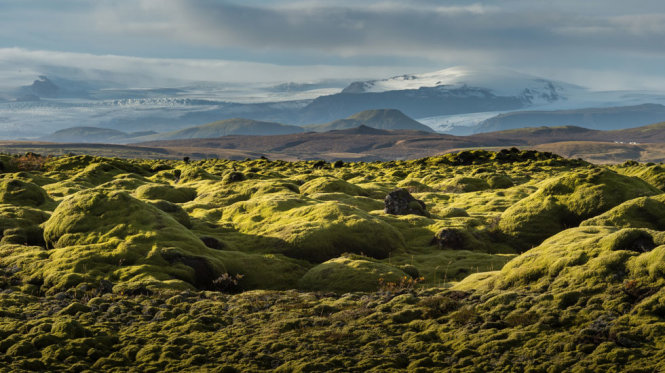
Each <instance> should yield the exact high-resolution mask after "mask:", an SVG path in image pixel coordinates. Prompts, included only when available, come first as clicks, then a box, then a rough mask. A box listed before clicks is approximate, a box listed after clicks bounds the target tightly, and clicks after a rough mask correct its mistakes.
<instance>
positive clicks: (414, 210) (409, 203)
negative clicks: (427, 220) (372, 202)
mask: <svg viewBox="0 0 665 373" xmlns="http://www.w3.org/2000/svg"><path fill="white" fill-rule="evenodd" d="M384 202H385V206H386V208H385V210H384V211H385V212H386V213H388V214H392V215H407V214H415V215H421V216H429V214H428V213H427V209H426V207H425V203H424V202H423V201H421V200H418V199H415V198H413V196H412V195H411V193H409V192H408V191H407V190H406V189H402V188H399V189H395V190H393V191H392V192H390V193H388V195H387V196H386V198H385V201H384Z"/></svg>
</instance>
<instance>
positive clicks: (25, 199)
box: [0, 179, 50, 207]
mask: <svg viewBox="0 0 665 373" xmlns="http://www.w3.org/2000/svg"><path fill="white" fill-rule="evenodd" d="M49 200H50V198H49V197H48V196H47V195H46V192H45V191H44V189H42V188H41V187H39V186H38V185H36V184H33V183H30V182H24V181H21V180H18V179H4V180H0V203H6V204H11V205H16V206H31V207H37V206H41V205H43V204H44V203H46V202H48V201H49Z"/></svg>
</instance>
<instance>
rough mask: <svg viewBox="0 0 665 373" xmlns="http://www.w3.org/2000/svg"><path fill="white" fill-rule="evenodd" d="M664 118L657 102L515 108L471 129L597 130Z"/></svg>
mask: <svg viewBox="0 0 665 373" xmlns="http://www.w3.org/2000/svg"><path fill="white" fill-rule="evenodd" d="M664 120H665V106H663V105H658V104H643V105H636V106H621V107H609V108H589V109H578V110H553V111H517V112H511V113H506V114H500V115H497V116H495V117H493V118H490V119H487V120H484V121H482V122H481V123H480V125H478V127H476V128H475V129H474V132H476V133H478V132H492V131H501V130H508V129H514V128H524V127H540V126H566V125H573V126H579V127H584V128H589V129H597V130H614V129H622V128H629V127H635V126H642V125H646V124H649V123H654V122H660V121H664Z"/></svg>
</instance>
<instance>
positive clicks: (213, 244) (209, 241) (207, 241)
mask: <svg viewBox="0 0 665 373" xmlns="http://www.w3.org/2000/svg"><path fill="white" fill-rule="evenodd" d="M201 241H202V242H203V244H204V245H206V246H207V247H209V248H211V249H214V250H224V249H225V248H226V246H225V245H224V244H223V243H222V242H220V241H219V240H218V239H216V238H215V237H209V236H204V237H201Z"/></svg>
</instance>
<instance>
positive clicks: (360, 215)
mask: <svg viewBox="0 0 665 373" xmlns="http://www.w3.org/2000/svg"><path fill="white" fill-rule="evenodd" d="M222 215H223V219H224V220H226V221H229V222H230V223H232V224H233V226H234V227H235V228H236V229H238V231H240V232H242V233H244V234H251V235H257V236H262V237H272V238H277V239H279V240H281V241H282V242H283V243H284V244H283V245H281V247H280V246H279V245H278V246H277V247H273V248H271V249H272V250H274V252H281V253H284V254H286V255H288V256H291V257H294V258H300V259H307V260H310V261H313V262H323V261H325V260H328V259H331V258H335V257H337V256H339V255H340V254H342V253H345V252H352V253H357V254H364V255H368V256H371V257H374V258H386V257H388V254H389V253H390V252H391V251H393V250H395V249H397V248H400V247H402V246H403V245H404V241H403V238H402V236H401V234H400V233H399V232H398V231H397V230H396V229H395V228H393V227H392V226H390V225H389V224H388V223H386V222H384V221H383V220H381V219H380V218H378V217H376V216H373V215H370V214H368V213H367V212H365V211H363V210H360V209H358V208H355V207H353V206H350V205H346V204H342V203H337V202H333V201H329V202H318V203H317V202H315V201H313V200H309V199H303V198H301V197H297V196H291V195H288V194H272V195H265V196H262V197H257V198H254V199H252V200H249V201H242V202H237V203H234V204H233V205H231V206H229V207H227V208H225V209H224V211H223V214H222Z"/></svg>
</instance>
